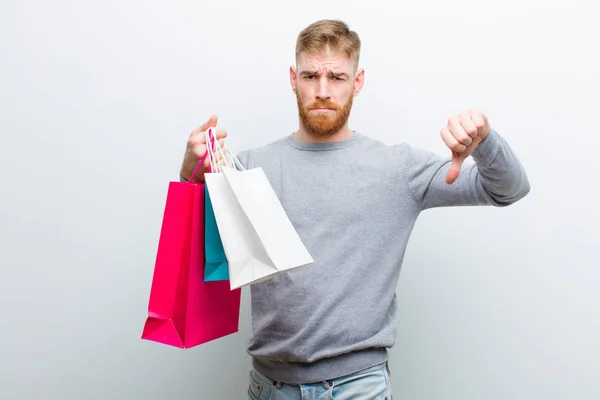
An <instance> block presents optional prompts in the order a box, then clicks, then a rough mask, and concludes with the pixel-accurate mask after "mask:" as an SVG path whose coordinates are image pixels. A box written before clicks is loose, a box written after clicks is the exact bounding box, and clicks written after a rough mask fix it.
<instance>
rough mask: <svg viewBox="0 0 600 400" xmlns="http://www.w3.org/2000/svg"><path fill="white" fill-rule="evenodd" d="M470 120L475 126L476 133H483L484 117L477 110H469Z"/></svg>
mask: <svg viewBox="0 0 600 400" xmlns="http://www.w3.org/2000/svg"><path fill="white" fill-rule="evenodd" d="M471 120H472V121H473V123H474V124H475V126H476V127H477V132H478V133H483V132H484V129H485V125H486V124H485V118H484V117H483V115H481V113H480V112H478V111H471Z"/></svg>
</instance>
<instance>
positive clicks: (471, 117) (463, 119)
mask: <svg viewBox="0 0 600 400" xmlns="http://www.w3.org/2000/svg"><path fill="white" fill-rule="evenodd" d="M489 133H490V125H489V123H488V120H487V117H486V116H485V115H484V114H483V113H482V112H480V111H478V110H469V111H466V112H464V113H461V114H458V115H455V116H453V117H451V118H448V125H446V126H445V127H444V128H443V129H442V130H441V132H440V134H441V135H442V140H443V141H444V143H446V146H448V148H449V149H450V150H451V151H452V164H451V165H450V169H449V170H448V174H447V175H446V183H448V184H452V183H454V181H455V180H456V179H457V178H458V176H459V175H460V170H461V167H462V164H463V162H464V161H465V160H466V159H467V157H469V156H470V155H471V154H472V153H473V151H475V149H476V148H477V146H478V145H479V143H481V141H482V140H483V139H484V138H485V137H486V136H487V135H488V134H489Z"/></svg>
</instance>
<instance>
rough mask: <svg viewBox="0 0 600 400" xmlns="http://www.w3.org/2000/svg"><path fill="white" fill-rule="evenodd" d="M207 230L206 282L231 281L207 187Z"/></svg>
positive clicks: (205, 231)
mask: <svg viewBox="0 0 600 400" xmlns="http://www.w3.org/2000/svg"><path fill="white" fill-rule="evenodd" d="M204 199H205V204H206V205H205V229H204V253H205V266H204V280H205V281H206V282H212V281H226V280H229V266H228V265H227V257H226V256H225V250H224V249H223V243H222V242H221V236H220V235H219V228H218V226H217V221H216V220H215V213H214V211H213V207H212V202H211V201H210V194H209V193H208V189H207V188H206V186H205V191H204Z"/></svg>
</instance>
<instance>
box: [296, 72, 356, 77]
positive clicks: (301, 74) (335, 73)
mask: <svg viewBox="0 0 600 400" xmlns="http://www.w3.org/2000/svg"><path fill="white" fill-rule="evenodd" d="M312 75H316V76H318V75H320V72H317V71H302V72H301V73H300V76H312ZM329 75H332V76H335V77H338V78H342V77H343V78H346V79H349V78H350V77H349V76H348V74H347V73H345V72H333V71H329Z"/></svg>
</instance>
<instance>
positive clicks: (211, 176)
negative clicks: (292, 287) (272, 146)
mask: <svg viewBox="0 0 600 400" xmlns="http://www.w3.org/2000/svg"><path fill="white" fill-rule="evenodd" d="M211 134H212V130H209V133H208V134H207V135H208V138H207V143H213V145H214V146H215V147H216V151H214V152H213V151H212V149H211V147H212V146H208V147H209V159H210V160H211V170H212V172H210V173H207V174H205V180H206V186H207V188H208V192H209V195H210V199H211V203H212V207H213V212H214V214H215V220H216V222H217V227H218V229H219V235H220V236H221V242H222V243H223V250H224V251H225V256H226V257H227V263H228V265H229V280H230V286H231V289H236V288H239V287H241V286H245V285H250V284H253V283H257V282H260V281H263V280H266V279H269V278H271V277H273V276H274V275H275V274H277V273H279V272H282V271H287V270H290V269H293V268H297V267H300V266H303V265H306V264H310V263H312V262H314V260H313V259H312V257H311V255H310V254H309V252H308V250H307V249H306V247H305V246H304V244H303V243H302V241H301V239H300V237H299V236H298V233H297V232H296V230H295V229H294V227H293V225H292V223H291V222H290V220H289V218H288V216H287V214H286V213H285V210H284V209H283V206H282V205H281V203H280V201H279V199H278V198H277V195H276V194H275V191H274V190H273V187H272V186H271V184H270V183H269V180H268V179H267V177H266V175H265V173H264V171H263V170H262V168H260V167H259V168H253V169H250V170H246V169H245V168H244V167H243V165H241V163H240V162H239V161H238V160H237V159H236V158H235V156H234V155H233V153H232V152H231V151H229V150H228V149H221V148H220V146H219V144H218V142H217V141H216V140H214V141H213V140H212V138H211V136H210V135H211ZM217 155H221V156H222V161H221V162H215V160H216V159H217V158H218V157H217Z"/></svg>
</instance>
